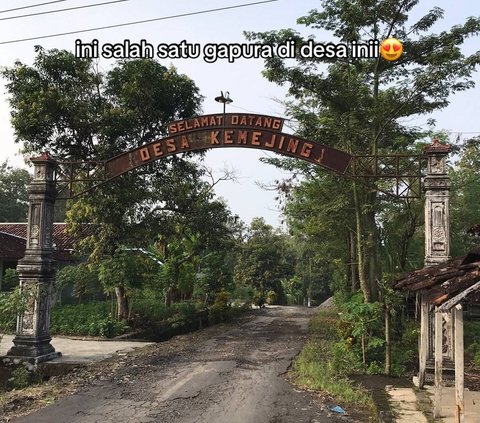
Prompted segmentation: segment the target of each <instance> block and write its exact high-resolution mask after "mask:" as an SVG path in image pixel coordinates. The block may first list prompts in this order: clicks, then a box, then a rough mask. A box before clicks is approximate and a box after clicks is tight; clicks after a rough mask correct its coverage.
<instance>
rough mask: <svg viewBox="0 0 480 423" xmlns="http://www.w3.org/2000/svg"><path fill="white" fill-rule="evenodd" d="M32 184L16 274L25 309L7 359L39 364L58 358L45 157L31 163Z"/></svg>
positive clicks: (49, 167) (49, 169)
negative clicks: (53, 331) (22, 251)
mask: <svg viewBox="0 0 480 423" xmlns="http://www.w3.org/2000/svg"><path fill="white" fill-rule="evenodd" d="M32 162H33V164H34V175H33V181H32V183H31V184H30V186H29V188H28V193H29V203H30V204H29V210H28V227H27V248H26V250H25V257H24V258H22V259H21V260H19V262H18V265H17V270H18V273H19V279H20V287H21V289H22V292H24V293H25V295H26V298H27V306H26V309H25V310H24V311H23V312H22V313H21V314H20V315H19V316H18V317H17V332H16V336H15V338H14V339H13V343H14V346H13V347H12V348H11V349H10V350H9V351H8V353H7V356H9V357H10V358H20V359H22V360H27V361H30V362H32V363H40V362H43V361H48V360H51V359H53V358H55V357H58V356H59V355H60V354H59V353H57V352H55V349H54V348H53V346H52V345H51V344H50V341H51V338H50V335H49V326H50V305H51V293H52V284H53V276H54V273H55V270H54V260H53V258H52V254H53V248H52V233H53V213H54V205H55V181H54V173H55V166H56V162H55V160H53V159H52V158H51V157H49V155H48V153H43V154H42V155H41V156H40V157H36V158H34V159H32Z"/></svg>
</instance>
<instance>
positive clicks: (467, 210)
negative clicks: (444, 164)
mask: <svg viewBox="0 0 480 423" xmlns="http://www.w3.org/2000/svg"><path fill="white" fill-rule="evenodd" d="M479 161H480V138H478V137H476V138H472V139H470V140H467V141H466V143H465V144H464V146H463V147H462V154H461V156H460V159H459V160H458V161H457V163H455V165H454V166H453V168H452V171H451V178H452V179H451V181H452V188H451V192H452V198H451V221H452V225H451V234H452V248H451V253H452V256H454V257H455V256H458V255H463V254H465V253H466V252H467V251H468V250H469V249H470V248H472V247H473V246H474V245H478V238H477V237H476V236H473V235H477V236H478V235H479V234H478V233H475V232H476V231H474V230H470V229H471V228H473V227H475V226H478V225H479V224H480V208H479V207H478V198H480V168H479V166H478V164H479Z"/></svg>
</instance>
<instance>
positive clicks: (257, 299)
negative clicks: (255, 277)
mask: <svg viewBox="0 0 480 423" xmlns="http://www.w3.org/2000/svg"><path fill="white" fill-rule="evenodd" d="M265 302H266V298H265V295H264V294H263V292H256V293H255V295H254V296H253V304H255V305H256V306H258V307H263V306H264V305H265Z"/></svg>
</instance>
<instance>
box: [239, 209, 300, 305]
mask: <svg viewBox="0 0 480 423" xmlns="http://www.w3.org/2000/svg"><path fill="white" fill-rule="evenodd" d="M293 270H294V255H293V253H292V252H291V251H290V249H289V248H288V244H287V239H286V236H285V235H284V234H282V233H280V232H279V231H276V230H274V229H273V227H272V226H270V225H267V224H266V223H265V221H264V220H263V219H262V218H255V219H253V220H252V222H251V224H250V228H249V230H248V232H247V236H246V239H245V242H244V243H243V245H241V247H240V250H239V253H238V256H237V262H236V265H235V281H236V283H237V284H239V285H243V286H252V287H253V288H255V289H256V290H257V291H258V292H259V293H261V294H263V295H264V296H265V297H266V296H267V294H268V292H269V291H273V292H275V293H276V294H277V298H278V301H279V302H280V303H283V302H285V301H286V298H285V295H284V292H283V286H282V280H283V279H285V278H287V279H288V278H289V277H290V276H292V275H293Z"/></svg>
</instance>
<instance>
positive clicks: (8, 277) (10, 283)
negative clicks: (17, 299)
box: [2, 269, 19, 291]
mask: <svg viewBox="0 0 480 423" xmlns="http://www.w3.org/2000/svg"><path fill="white" fill-rule="evenodd" d="M18 283H19V279H18V272H17V270H16V269H5V273H4V275H3V279H2V291H11V290H13V289H15V288H16V287H17V286H18Z"/></svg>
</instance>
